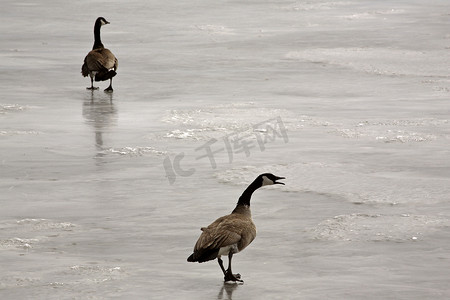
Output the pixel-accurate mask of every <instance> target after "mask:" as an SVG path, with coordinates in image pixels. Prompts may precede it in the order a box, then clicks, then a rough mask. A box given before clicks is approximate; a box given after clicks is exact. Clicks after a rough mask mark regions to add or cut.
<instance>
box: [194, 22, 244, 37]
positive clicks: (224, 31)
mask: <svg viewBox="0 0 450 300" xmlns="http://www.w3.org/2000/svg"><path fill="white" fill-rule="evenodd" d="M194 28H195V29H198V30H199V31H202V32H205V33H207V34H210V35H232V34H235V33H234V30H233V29H231V28H228V27H225V26H222V25H213V24H203V25H195V26H194Z"/></svg>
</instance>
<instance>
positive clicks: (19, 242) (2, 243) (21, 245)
mask: <svg viewBox="0 0 450 300" xmlns="http://www.w3.org/2000/svg"><path fill="white" fill-rule="evenodd" d="M38 242H39V240H38V239H23V238H18V237H15V238H10V239H4V240H3V239H1V240H0V249H11V248H18V249H25V250H28V249H31V248H32V247H33V246H32V245H33V244H36V243H38Z"/></svg>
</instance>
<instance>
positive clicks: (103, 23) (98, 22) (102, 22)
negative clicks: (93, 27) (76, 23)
mask: <svg viewBox="0 0 450 300" xmlns="http://www.w3.org/2000/svg"><path fill="white" fill-rule="evenodd" d="M95 24H99V25H100V26H103V25H106V24H109V22H108V21H106V19H105V18H103V17H98V18H97V20H96V21H95Z"/></svg>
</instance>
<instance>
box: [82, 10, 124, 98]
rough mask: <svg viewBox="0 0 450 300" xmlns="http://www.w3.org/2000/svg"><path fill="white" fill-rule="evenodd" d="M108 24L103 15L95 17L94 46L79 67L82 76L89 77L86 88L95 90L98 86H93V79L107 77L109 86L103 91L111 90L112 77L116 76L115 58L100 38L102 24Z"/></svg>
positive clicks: (99, 79) (98, 79)
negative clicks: (88, 85)
mask: <svg viewBox="0 0 450 300" xmlns="http://www.w3.org/2000/svg"><path fill="white" fill-rule="evenodd" d="M106 24H109V22H108V21H106V20H105V18H103V17H99V18H97V20H96V21H95V25H94V46H93V47H92V50H91V51H90V52H89V53H88V54H87V55H86V58H85V59H84V64H83V66H82V67H81V74H83V76H84V77H86V76H88V75H89V76H90V77H91V86H90V87H88V88H87V89H88V90H96V89H98V87H94V80H95V81H104V80H108V79H109V87H107V88H106V89H105V92H112V91H113V88H112V78H113V77H114V76H116V74H117V73H116V70H117V67H118V63H119V62H118V61H117V58H116V57H115V56H114V54H112V52H111V51H109V50H108V49H106V48H105V47H104V46H103V44H102V41H101V39H100V28H101V27H102V26H103V25H106Z"/></svg>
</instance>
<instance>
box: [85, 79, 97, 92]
mask: <svg viewBox="0 0 450 300" xmlns="http://www.w3.org/2000/svg"><path fill="white" fill-rule="evenodd" d="M90 77H91V87H87V88H86V89H87V90H97V89H98V87H95V86H94V77H92V76H90Z"/></svg>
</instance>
